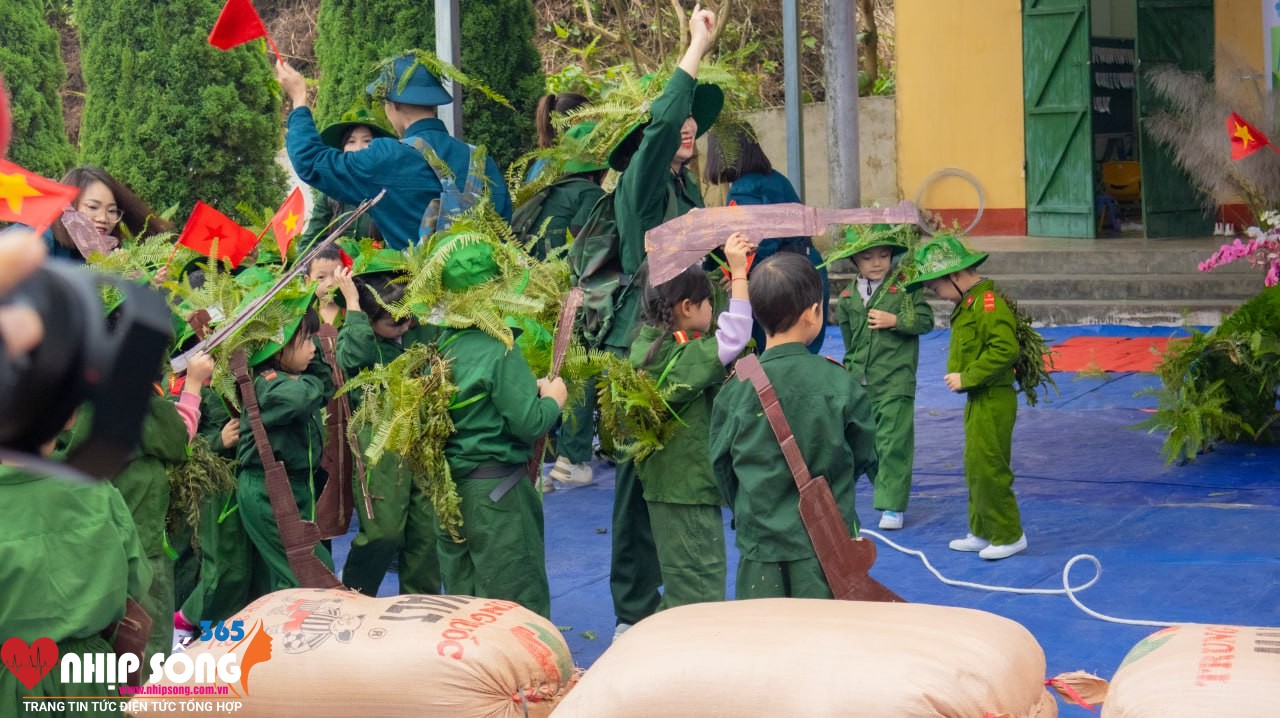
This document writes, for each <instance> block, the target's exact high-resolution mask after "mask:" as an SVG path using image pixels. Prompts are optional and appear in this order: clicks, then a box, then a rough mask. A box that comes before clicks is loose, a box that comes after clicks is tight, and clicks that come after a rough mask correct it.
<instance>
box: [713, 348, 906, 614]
mask: <svg viewBox="0 0 1280 718" xmlns="http://www.w3.org/2000/svg"><path fill="white" fill-rule="evenodd" d="M735 372H736V376H737V377H738V381H749V382H751V385H752V387H754V388H755V390H756V394H758V395H759V396H760V404H761V405H762V406H763V407H764V415H765V418H767V419H768V420H769V426H770V427H772V428H773V433H774V436H776V437H778V444H779V445H780V446H781V447H782V456H783V457H784V458H786V460H787V467H788V468H790V469H791V475H792V477H794V478H795V481H796V487H797V488H798V489H800V518H801V519H802V520H803V521H804V527H805V530H806V531H808V532H809V540H810V541H812V542H813V550H814V553H816V554H817V555H818V563H819V564H820V565H821V566H822V573H823V575H825V576H826V577H827V583H828V584H830V586H831V593H832V595H834V596H835V597H836V598H837V599H840V600H842V601H889V602H903V603H905V601H903V600H902V597H901V596H899V595H898V594H896V593H894V592H893V591H890V590H889V589H888V588H887V587H886V586H885V585H884V584H882V583H880V582H879V581H877V580H875V579H874V578H871V576H870V575H869V574H868V573H867V572H868V571H869V570H871V567H872V566H873V565H875V562H876V546H875V544H873V543H871V542H870V541H869V540H867V539H864V538H856V539H855V538H851V537H850V535H849V525H848V524H846V523H845V521H844V515H843V514H841V513H840V507H839V506H837V505H836V499H835V496H833V495H832V494H831V487H830V486H829V485H828V484H827V480H826V479H825V478H823V477H821V476H811V475H810V473H809V467H808V466H807V465H806V464H805V462H804V457H803V456H801V455H800V446H799V445H798V444H797V443H796V437H795V434H793V433H792V432H791V425H790V424H789V423H787V417H786V416H785V415H783V413H782V405H781V404H779V403H778V395H777V394H776V393H774V391H773V385H772V384H770V383H769V377H767V376H765V373H764V367H762V366H760V360H759V359H757V358H756V357H755V356H754V355H751V354H748V355H747V356H745V357H743V358H742V359H739V360H738V363H737V365H736V367H735Z"/></svg>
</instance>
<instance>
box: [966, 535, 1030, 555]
mask: <svg viewBox="0 0 1280 718" xmlns="http://www.w3.org/2000/svg"><path fill="white" fill-rule="evenodd" d="M1026 548H1027V535H1026V534H1022V536H1021V537H1019V538H1018V540H1017V541H1014V542H1013V543H1009V544H1003V545H1000V546H997V545H996V544H991V545H990V546H988V547H986V548H984V549H982V550H981V551H979V552H978V555H979V556H981V557H982V558H985V559H987V560H988V561H997V560H999V559H1002V558H1009V557H1010V556H1012V555H1014V554H1015V553H1018V552H1019V551H1023V550H1026Z"/></svg>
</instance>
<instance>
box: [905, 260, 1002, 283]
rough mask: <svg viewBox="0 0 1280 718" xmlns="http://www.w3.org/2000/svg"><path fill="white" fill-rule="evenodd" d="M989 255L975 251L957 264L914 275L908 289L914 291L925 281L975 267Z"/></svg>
mask: <svg viewBox="0 0 1280 718" xmlns="http://www.w3.org/2000/svg"><path fill="white" fill-rule="evenodd" d="M988 256H990V255H988V254H987V253H986V252H974V253H972V254H970V255H969V256H967V257H965V258H964V259H963V260H961V261H960V262H957V263H956V264H955V266H952V267H946V268H944V269H939V270H935V271H933V272H929V273H928V274H921V275H919V276H916V277H913V278H912V279H911V281H910V282H907V285H906V289H907V291H909V292H914V291H915V290H917V289H919V288H921V287H923V286H924V283H925V282H931V281H933V280H935V279H941V278H942V277H945V276H947V275H948V274H955V273H956V272H959V271H961V270H963V269H973V268H975V267H977V266H979V265H981V264H982V263H983V262H985V261H987V257H988Z"/></svg>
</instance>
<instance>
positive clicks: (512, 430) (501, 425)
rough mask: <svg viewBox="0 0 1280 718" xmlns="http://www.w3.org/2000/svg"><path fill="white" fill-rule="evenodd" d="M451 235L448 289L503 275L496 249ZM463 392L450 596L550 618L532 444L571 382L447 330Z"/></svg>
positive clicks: (442, 338)
mask: <svg viewBox="0 0 1280 718" xmlns="http://www.w3.org/2000/svg"><path fill="white" fill-rule="evenodd" d="M465 239H466V238H465V237H461V236H459V235H452V236H450V235H445V236H444V237H441V238H439V239H438V240H437V244H436V245H435V248H434V250H433V251H436V252H444V253H446V255H447V259H445V260H444V266H443V269H442V278H443V279H442V281H443V285H444V288H445V289H446V290H447V291H449V292H453V293H458V294H463V293H466V292H467V290H468V289H470V288H472V287H476V286H478V285H481V284H483V283H485V282H488V281H489V280H490V279H492V278H493V277H495V276H496V275H497V274H498V272H499V271H500V270H499V267H498V265H497V263H496V262H495V261H494V258H493V251H494V249H493V247H492V246H490V245H489V244H486V243H483V242H481V243H474V244H467V243H466V242H465ZM437 346H439V348H440V351H441V353H442V354H443V355H444V357H445V358H446V359H449V360H450V370H451V372H452V381H453V383H454V384H455V385H456V386H457V388H458V390H457V397H456V399H455V400H454V402H453V405H452V407H451V408H450V410H449V414H450V416H451V418H452V419H453V423H454V429H455V430H454V433H453V435H451V436H450V437H449V438H448V440H447V441H446V442H445V447H444V452H445V458H446V460H447V461H448V464H449V470H450V473H451V474H452V476H453V480H454V481H455V482H456V484H457V491H458V497H459V499H460V508H461V513H462V526H461V527H460V528H459V529H458V530H457V534H458V535H457V536H456V537H454V536H451V535H450V534H449V532H447V531H442V532H440V535H439V549H440V568H441V573H442V574H443V578H444V585H445V589H446V590H447V591H448V592H449V593H451V594H465V595H470V596H478V597H482V598H501V599H505V600H508V601H515V602H516V603H519V604H520V605H522V606H524V607H525V608H528V609H529V610H531V611H534V612H536V613H538V614H541V615H542V616H545V617H548V618H550V616H551V591H550V587H549V585H548V582H547V566H546V551H545V546H544V538H543V515H542V497H541V495H540V494H539V492H538V490H537V489H536V488H535V487H534V484H533V482H531V481H530V480H529V478H530V477H529V467H528V462H529V457H530V455H531V454H532V451H533V444H534V441H535V440H536V439H537V438H538V437H540V436H543V435H545V434H546V433H547V432H548V431H550V430H551V429H552V427H554V426H555V423H556V421H557V420H558V419H559V418H560V410H561V408H562V407H563V406H564V402H565V398H566V389H565V384H564V381H563V380H561V379H559V378H556V379H551V380H547V379H538V378H536V377H535V376H534V375H533V371H532V370H531V369H530V368H529V364H528V362H527V361H526V360H525V358H524V355H523V354H521V353H520V351H519V349H516V348H514V347H508V346H506V345H505V344H504V343H503V342H502V341H499V340H498V339H496V338H495V337H493V336H491V335H489V334H488V333H486V332H485V331H482V330H481V329H479V328H476V327H466V328H441V330H440V334H439V336H438V341H437Z"/></svg>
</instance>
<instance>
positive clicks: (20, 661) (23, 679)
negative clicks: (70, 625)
mask: <svg viewBox="0 0 1280 718" xmlns="http://www.w3.org/2000/svg"><path fill="white" fill-rule="evenodd" d="M0 662H3V663H4V667H5V668H8V669H9V670H10V671H12V672H13V675H15V676H17V677H18V681H19V682H20V683H22V685H24V686H26V687H27V690H31V689H32V688H35V686H36V684H37V683H39V682H40V679H41V678H44V677H45V676H47V675H49V671H52V670H53V667H54V666H56V665H58V644H56V643H54V642H53V639H52V638H37V639H36V640H35V642H34V643H32V644H31V645H30V646H28V645H27V642H26V641H24V640H22V639H21V638H17V637H16V636H15V637H14V638H10V639H9V640H7V641H5V642H4V646H2V647H0Z"/></svg>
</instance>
